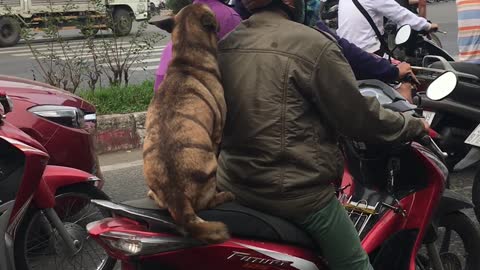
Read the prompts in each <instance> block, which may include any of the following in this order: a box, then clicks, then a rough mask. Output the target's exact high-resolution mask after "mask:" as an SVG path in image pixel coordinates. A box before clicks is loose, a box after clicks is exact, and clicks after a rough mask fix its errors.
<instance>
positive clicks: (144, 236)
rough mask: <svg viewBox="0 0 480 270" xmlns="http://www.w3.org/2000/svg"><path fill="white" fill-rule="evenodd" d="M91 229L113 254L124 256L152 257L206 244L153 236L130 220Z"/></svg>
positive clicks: (96, 224) (107, 222)
mask: <svg viewBox="0 0 480 270" xmlns="http://www.w3.org/2000/svg"><path fill="white" fill-rule="evenodd" d="M87 230H88V232H89V233H90V235H91V236H92V237H94V238H95V239H96V240H97V241H98V242H99V243H100V244H102V246H104V247H106V248H108V251H110V253H111V254H117V255H120V256H121V257H124V256H127V257H129V256H138V255H152V254H157V253H162V252H167V251H174V250H180V249H185V248H191V247H196V246H200V245H202V243H200V242H199V241H197V240H194V239H191V238H186V237H183V236H175V235H169V234H161V233H152V232H149V231H145V230H146V228H145V227H144V226H142V225H140V224H139V223H137V222H135V221H133V220H130V219H127V218H121V217H119V218H110V219H105V220H100V221H95V222H92V223H90V224H88V225H87Z"/></svg>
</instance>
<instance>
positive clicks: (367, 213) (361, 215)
mask: <svg viewBox="0 0 480 270" xmlns="http://www.w3.org/2000/svg"><path fill="white" fill-rule="evenodd" d="M339 200H340V202H341V203H342V204H343V206H344V207H345V210H347V213H348V216H349V217H350V219H351V220H352V222H353V224H354V225H355V228H356V229H357V231H358V235H361V234H362V233H363V231H364V230H365V228H366V227H367V225H368V223H369V221H370V220H371V218H372V217H373V216H374V215H376V214H378V210H379V205H380V203H379V202H377V203H376V204H375V205H369V204H368V201H367V200H360V201H358V202H356V201H353V200H352V196H347V195H346V194H342V195H340V198H339Z"/></svg>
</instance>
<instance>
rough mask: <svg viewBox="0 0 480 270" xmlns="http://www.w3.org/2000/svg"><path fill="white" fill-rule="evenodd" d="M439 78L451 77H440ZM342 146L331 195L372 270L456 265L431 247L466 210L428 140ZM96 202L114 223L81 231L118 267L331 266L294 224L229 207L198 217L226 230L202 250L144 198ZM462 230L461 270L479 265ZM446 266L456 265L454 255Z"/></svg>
mask: <svg viewBox="0 0 480 270" xmlns="http://www.w3.org/2000/svg"><path fill="white" fill-rule="evenodd" d="M444 79H449V78H448V76H447V77H445V76H441V77H439V78H438V80H444ZM450 79H451V78H450ZM436 85H438V83H437V84H436ZM440 85H444V86H445V87H448V86H447V85H448V84H440ZM360 89H361V92H362V94H363V95H366V96H368V95H373V96H376V97H377V98H378V99H379V101H380V102H381V103H382V105H383V106H384V107H388V108H390V109H392V110H395V111H412V110H413V107H412V106H411V105H409V104H408V103H407V102H406V101H405V100H404V99H403V98H402V97H401V96H400V95H398V94H396V92H395V91H394V90H392V89H391V88H390V87H389V86H388V85H385V84H382V83H381V82H376V83H373V82H370V83H369V82H364V83H363V84H361V85H360ZM429 90H430V89H429ZM437 90H442V89H437ZM447 90H449V89H443V91H447ZM412 113H413V112H412ZM343 145H344V153H345V156H346V164H347V167H348V168H349V170H350V172H351V173H350V172H349V171H346V173H345V176H344V178H343V181H342V185H341V186H342V188H340V189H339V194H338V195H339V199H340V200H341V201H342V202H343V203H344V206H345V208H346V210H347V211H348V212H349V214H350V216H351V219H352V222H353V223H354V224H355V226H356V228H357V229H358V232H359V235H360V237H361V239H362V246H363V247H364V249H365V250H366V251H367V252H368V254H369V256H370V259H371V262H372V265H373V266H374V269H381V270H384V269H385V270H387V269H388V270H395V269H399V270H400V269H401V270H407V269H408V270H416V269H436V270H444V269H457V268H445V265H446V264H445V263H444V261H445V260H446V259H445V258H443V257H442V256H441V255H442V254H439V252H438V250H437V246H436V245H435V243H436V242H437V228H438V227H439V225H443V223H444V222H450V218H458V217H459V216H460V215H461V212H459V211H458V210H459V209H463V208H468V207H471V204H470V203H469V202H468V201H466V200H463V199H462V197H461V196H459V195H457V194H454V193H453V192H451V191H449V192H445V193H443V192H444V188H445V182H446V180H447V177H448V170H447V169H446V167H445V165H444V163H443V162H442V159H443V153H442V152H441V151H440V149H438V147H436V145H435V143H434V142H433V141H432V140H431V138H430V137H428V136H427V137H425V138H422V139H420V140H419V141H418V142H409V143H398V144H395V145H385V144H383V145H375V144H365V143H362V142H355V141H352V140H349V139H345V140H344V144H343ZM352 176H353V177H352ZM442 193H443V195H442ZM94 203H95V204H97V205H99V206H102V207H105V208H107V209H109V210H112V211H113V212H114V213H115V217H114V218H107V219H104V220H100V221H96V222H92V223H90V224H88V225H87V229H88V231H89V233H90V235H91V236H92V237H94V238H95V239H96V240H97V241H98V243H100V244H101V245H102V246H103V247H104V248H105V250H107V252H108V253H109V254H110V255H111V256H113V257H115V258H117V259H119V260H121V261H122V269H123V270H134V269H135V270H137V269H142V270H147V269H176V270H181V269H199V270H202V269H208V270H214V269H218V270H224V269H229V270H236V269H262V270H269V269H272V270H273V269H277V270H278V269H285V270H287V269H301V270H319V269H328V262H326V261H325V260H324V259H323V258H322V257H321V256H319V253H318V251H319V250H321V247H316V246H315V245H314V243H312V241H311V239H310V237H309V236H308V235H306V234H305V233H304V232H303V231H301V230H300V229H298V228H297V227H296V226H295V225H293V224H291V223H289V222H288V221H286V220H283V219H280V218H277V217H273V216H270V215H267V214H265V213H261V212H258V211H256V210H253V209H250V208H246V207H244V206H241V205H238V204H236V203H227V204H224V205H221V206H220V207H218V208H215V209H212V210H207V211H201V212H200V213H199V216H200V217H201V218H203V219H205V220H209V221H221V222H224V223H225V224H226V225H227V226H228V228H229V230H230V232H231V234H232V235H233V237H232V238H231V239H230V240H229V241H227V242H225V243H222V244H217V245H204V244H202V243H200V242H198V241H196V240H194V239H191V238H189V237H188V236H187V235H184V231H183V230H182V229H181V228H179V227H177V226H176V225H175V224H174V222H173V221H172V219H171V217H170V216H169V214H168V212H167V211H165V210H159V209H158V208H157V206H156V204H155V203H154V202H153V201H151V200H150V199H143V200H136V201H130V202H125V203H122V204H117V203H113V202H109V201H100V200H96V201H94ZM442 222H443V223H442ZM472 224H473V223H472ZM459 230H461V231H462V230H463V231H464V230H468V231H464V233H467V234H468V235H469V236H468V237H469V241H470V242H469V244H470V245H471V246H472V247H473V248H474V249H475V248H476V250H474V251H476V253H472V254H469V256H468V257H467V258H465V262H460V263H464V266H465V267H466V268H465V269H479V267H480V263H479V258H478V254H480V253H478V251H480V249H479V248H480V232H479V231H478V228H477V227H475V226H473V227H468V228H460V229H459ZM422 245H425V246H426V248H427V252H426V253H425V254H422V252H419V250H420V247H421V246H422ZM450 257H452V256H450V255H448V258H447V259H450ZM448 263H452V265H453V266H454V267H456V266H457V265H456V263H457V261H454V260H453V259H450V261H448ZM460 267H462V265H460ZM458 269H464V268H458Z"/></svg>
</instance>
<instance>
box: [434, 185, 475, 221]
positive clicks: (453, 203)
mask: <svg viewBox="0 0 480 270" xmlns="http://www.w3.org/2000/svg"><path fill="white" fill-rule="evenodd" d="M473 207H474V205H473V204H472V203H471V202H470V201H469V200H468V199H467V198H466V197H465V196H463V195H462V194H459V193H457V192H455V191H453V190H450V189H446V190H445V191H444V193H443V195H442V198H440V204H439V205H438V209H437V211H436V212H435V219H438V218H439V217H441V216H444V215H448V214H450V213H453V212H455V211H458V210H463V209H469V208H473Z"/></svg>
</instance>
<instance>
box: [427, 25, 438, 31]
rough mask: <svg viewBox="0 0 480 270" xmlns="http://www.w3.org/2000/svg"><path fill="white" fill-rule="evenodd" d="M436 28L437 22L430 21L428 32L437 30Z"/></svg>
mask: <svg viewBox="0 0 480 270" xmlns="http://www.w3.org/2000/svg"><path fill="white" fill-rule="evenodd" d="M438 28H439V26H438V24H436V23H432V24H430V28H429V29H428V32H430V33H432V32H437V31H438Z"/></svg>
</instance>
